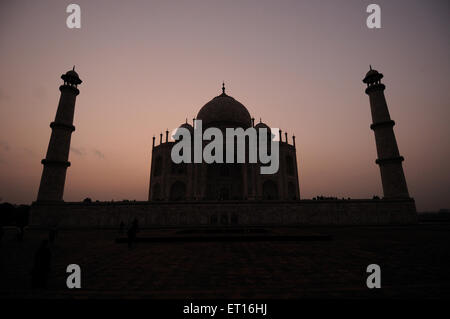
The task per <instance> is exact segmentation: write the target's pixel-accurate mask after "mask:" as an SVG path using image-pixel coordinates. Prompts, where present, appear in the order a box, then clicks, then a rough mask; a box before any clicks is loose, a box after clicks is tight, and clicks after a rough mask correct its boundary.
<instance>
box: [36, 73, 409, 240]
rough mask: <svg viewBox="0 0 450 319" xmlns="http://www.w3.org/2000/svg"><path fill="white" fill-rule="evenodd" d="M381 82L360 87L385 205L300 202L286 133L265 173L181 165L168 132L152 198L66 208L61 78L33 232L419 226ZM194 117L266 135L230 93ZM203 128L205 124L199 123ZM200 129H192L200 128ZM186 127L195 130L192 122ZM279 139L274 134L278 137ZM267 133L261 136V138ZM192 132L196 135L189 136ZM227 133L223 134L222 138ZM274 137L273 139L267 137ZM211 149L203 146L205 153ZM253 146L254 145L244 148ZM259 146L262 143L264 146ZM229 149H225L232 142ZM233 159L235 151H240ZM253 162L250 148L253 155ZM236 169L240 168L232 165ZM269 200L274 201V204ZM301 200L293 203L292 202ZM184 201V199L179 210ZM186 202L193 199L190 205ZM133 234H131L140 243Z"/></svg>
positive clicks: (73, 88)
mask: <svg viewBox="0 0 450 319" xmlns="http://www.w3.org/2000/svg"><path fill="white" fill-rule="evenodd" d="M382 77H383V75H382V74H381V73H378V72H377V71H375V70H372V69H371V70H370V71H369V72H368V73H367V74H366V77H365V78H364V80H363V82H364V83H366V84H367V88H366V93H367V94H368V95H369V97H370V106H371V110H372V119H373V124H372V126H371V128H372V129H373V130H374V132H375V139H376V145H377V152H378V159H377V161H376V163H377V164H378V165H379V166H380V171H381V178H382V182H383V191H384V198H383V199H378V198H377V197H373V199H372V198H371V199H350V198H348V199H342V200H339V199H337V198H335V197H326V196H319V197H317V198H316V200H300V189H299V182H298V168H297V158H296V157H297V156H296V147H295V137H292V144H290V143H288V138H287V134H286V133H285V134H284V139H283V134H282V132H281V130H279V131H278V137H279V144H278V145H279V169H278V171H277V173H275V174H272V175H270V174H268V175H264V174H261V173H260V167H261V166H262V165H267V164H261V163H253V164H252V163H249V161H248V160H246V161H245V163H236V164H234V163H233V164H219V163H213V164H207V163H198V164H197V163H195V164H189V163H184V164H183V163H181V164H175V163H174V162H173V161H172V158H171V150H172V147H173V146H174V145H175V142H171V141H169V132H168V131H166V134H165V141H164V142H163V134H160V136H159V142H160V143H159V145H155V138H153V145H152V162H151V172H150V187H149V194H148V201H143V202H130V201H119V202H114V201H111V202H99V201H95V202H93V201H92V200H85V201H83V202H72V203H66V202H63V201H62V199H63V191H64V182H65V176H66V169H67V167H68V166H69V165H70V164H69V162H68V155H69V148H70V137H71V133H72V132H73V131H74V129H75V128H74V127H73V125H72V122H73V115H74V107H75V99H76V96H77V95H78V94H79V91H78V89H77V85H78V84H80V83H81V80H80V79H79V77H78V74H77V73H76V72H75V71H74V70H72V71H69V72H67V73H66V74H64V75H63V76H62V79H63V80H64V85H62V86H61V87H60V90H61V98H60V102H59V105H58V111H57V114H56V118H55V121H54V122H53V123H52V124H51V125H50V126H51V127H52V135H51V139H50V143H49V146H48V151H47V156H46V158H45V160H43V161H42V163H43V164H44V171H43V173H42V179H41V185H40V188H39V195H38V200H37V201H36V202H34V203H33V205H32V207H31V217H32V219H31V225H36V226H37V225H39V226H47V227H48V226H51V225H60V226H61V227H99V228H102V227H107V228H111V227H117V225H118V224H119V223H121V221H124V220H127V221H129V220H130V219H132V218H134V219H136V220H139V225H140V226H141V225H142V227H160V226H171V227H172V226H185V225H190V226H206V225H213V226H214V225H215V226H217V225H222V226H225V225H245V226H249V225H251V226H280V225H287V226H293V225H363V224H365V225H384V224H409V223H415V222H417V213H416V207H415V202H414V199H413V198H410V197H409V195H408V189H407V186H406V181H405V176H404V174H403V169H402V161H403V157H401V156H400V155H399V151H398V147H397V142H396V140H395V136H394V132H393V128H392V127H393V125H394V121H392V120H391V119H390V116H389V111H388V108H387V105H386V100H385V97H384V93H383V91H384V89H385V86H384V85H383V84H382V83H381V82H380V80H381V78H382ZM196 120H202V129H203V130H204V129H207V128H209V127H216V128H218V129H220V130H222V131H223V130H225V129H226V128H242V129H247V128H250V127H252V126H253V127H255V128H257V129H258V128H263V127H265V128H269V127H268V126H267V125H266V124H264V123H262V122H261V121H260V123H258V124H257V125H255V123H254V119H253V118H252V117H251V116H250V113H249V112H248V110H247V109H246V107H245V106H244V105H242V104H241V103H239V102H238V101H236V100H235V99H234V98H232V97H231V96H228V95H227V94H225V88H223V92H222V94H221V95H219V96H217V97H215V98H213V99H212V100H211V101H209V102H208V103H206V104H205V105H204V106H203V107H202V108H201V109H200V111H199V112H198V114H197V118H196ZM197 123H199V122H197ZM194 125H198V124H195V121H194ZM181 127H183V128H186V129H188V130H190V131H191V132H192V131H193V130H194V128H193V126H192V125H190V124H188V123H187V121H186V123H184V124H182V125H181ZM275 133H276V132H275ZM260 134H262V133H261V132H260ZM191 135H192V134H191ZM225 135H226V134H225ZM267 138H268V139H271V138H272V135H271V134H268V136H267ZM206 143H207V142H203V146H205V145H206ZM246 144H247V143H246ZM257 147H259V146H257ZM225 149H226V145H225ZM235 154H236V152H235ZM246 154H247V155H248V146H247V150H246ZM235 162H236V161H235ZM272 199H276V201H273V200H272ZM294 199H295V200H294ZM179 201H184V202H182V203H180V202H179ZM187 201H189V202H187ZM134 229H135V228H133V229H132V232H131V233H130V235H131V239H132V241H133V240H134Z"/></svg>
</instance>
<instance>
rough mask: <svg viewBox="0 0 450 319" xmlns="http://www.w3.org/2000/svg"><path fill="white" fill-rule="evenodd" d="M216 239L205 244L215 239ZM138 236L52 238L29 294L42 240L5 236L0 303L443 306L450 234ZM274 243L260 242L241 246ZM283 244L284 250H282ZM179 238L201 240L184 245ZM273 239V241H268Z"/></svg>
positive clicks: (423, 230) (358, 230)
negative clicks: (269, 301) (343, 301)
mask: <svg viewBox="0 0 450 319" xmlns="http://www.w3.org/2000/svg"><path fill="white" fill-rule="evenodd" d="M218 234H219V235H220V237H221V238H219V239H218V238H211V237H214V236H216V235H218ZM218 234H214V233H205V232H198V231H191V232H177V230H153V231H149V230H145V231H141V233H140V234H139V235H140V236H141V237H145V238H147V239H148V238H153V239H155V238H156V239H158V238H161V237H164V238H166V237H172V238H173V237H175V238H178V240H177V241H170V242H167V241H164V240H148V241H147V242H142V243H138V244H137V245H136V247H134V248H133V249H131V250H130V249H128V247H127V245H126V244H124V243H116V238H117V237H119V234H118V233H117V231H112V230H103V231H95V230H65V231H60V232H59V235H58V238H57V240H56V242H55V244H54V245H53V246H52V247H51V249H52V255H53V258H52V272H51V276H50V280H49V287H48V288H47V289H46V290H37V291H33V290H31V289H30V281H31V278H30V270H31V267H32V262H33V256H34V253H35V251H36V249H37V247H38V246H39V243H40V242H41V240H42V239H44V238H47V236H48V234H47V232H45V231H43V230H28V231H27V233H26V234H25V239H24V242H22V243H19V242H17V240H16V238H15V230H14V229H8V230H7V232H6V234H5V236H4V237H3V240H2V243H1V251H0V258H1V260H0V262H1V269H0V270H1V272H0V297H2V298H5V297H47V298H56V297H57V298H59V297H69V298H71V297H76V298H92V297H95V298H105V297H106V298H109V297H127V298H136V297H137V298H140V297H150V298H182V299H185V298H191V297H192V298H300V297H308V298H309V297H311V298H329V297H351V298H367V297H382V298H384V297H388V298H391V297H393V298H405V297H447V298H448V297H450V272H449V269H450V247H449V244H450V224H448V223H447V224H445V223H442V224H438V223H435V224H431V223H429V224H419V225H415V226H386V227H384V226H383V227H381V226H378V227H335V228H332V227H307V228H306V227H305V228H299V229H294V228H292V229H277V230H270V229H266V232H262V231H254V232H250V233H247V234H245V233H244V234H243V233H240V232H235V233H232V234H229V236H234V240H232V241H231V240H230V241H226V240H224V239H223V237H224V236H223V235H224V234H223V232H222V233H218ZM263 234H266V235H268V236H275V237H274V238H273V240H271V239H270V238H269V239H268V240H267V241H265V240H263V241H261V240H260V239H259V240H255V241H254V240H252V238H249V236H250V237H251V236H259V237H261V236H262V235H263ZM283 235H289V236H291V237H289V238H290V240H287V241H283V240H282V237H283ZM183 236H184V237H186V236H196V237H199V236H206V237H204V238H205V240H204V241H203V240H200V241H198V240H196V241H193V242H187V240H184V239H183ZM276 238H278V239H276ZM71 263H76V264H79V265H80V266H81V270H82V289H80V290H75V291H74V290H69V289H67V288H66V286H65V282H66V273H65V269H66V267H67V265H68V264H71ZM373 263H375V264H379V265H380V266H381V270H382V288H381V289H378V290H376V291H375V290H369V289H367V287H366V278H367V275H368V274H367V273H366V267H367V265H369V264H373Z"/></svg>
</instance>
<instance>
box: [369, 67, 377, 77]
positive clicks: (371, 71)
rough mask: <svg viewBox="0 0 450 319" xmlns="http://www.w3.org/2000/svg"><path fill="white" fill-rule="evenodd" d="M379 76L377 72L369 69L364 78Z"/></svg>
mask: <svg viewBox="0 0 450 319" xmlns="http://www.w3.org/2000/svg"><path fill="white" fill-rule="evenodd" d="M376 74H379V73H378V71H377V70H373V69H370V70H369V72H367V73H366V77H368V76H373V75H376Z"/></svg>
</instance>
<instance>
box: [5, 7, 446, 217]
mask: <svg viewBox="0 0 450 319" xmlns="http://www.w3.org/2000/svg"><path fill="white" fill-rule="evenodd" d="M372 2H373V1H356V0H355V1H331V0H330V1H312V0H311V1H177V2H172V1H99V0H95V1H93V0H91V1H75V3H77V4H79V5H80V7H81V19H82V22H81V23H82V28H81V29H80V30H70V29H68V28H67V27H66V25H65V20H66V17H67V14H66V13H65V8H66V6H67V5H68V4H69V3H70V2H64V1H22V0H19V1H8V2H7V1H2V2H1V4H0V47H1V50H0V57H1V59H0V67H1V78H0V198H1V201H9V202H13V203H31V202H32V201H33V200H35V199H36V196H37V191H38V186H39V180H40V176H41V172H42V165H41V163H40V160H41V159H42V158H44V157H45V153H46V150H47V145H48V141H49V137H50V133H51V130H50V127H49V124H50V122H51V121H52V120H53V118H54V116H55V113H56V108H57V103H58V99H59V90H58V87H59V85H60V84H61V79H60V75H61V74H62V73H64V72H66V71H67V70H69V69H71V68H72V66H73V65H74V64H75V65H76V70H77V72H78V73H79V75H80V77H81V79H82V80H83V81H84V82H83V84H82V85H81V86H80V91H81V93H80V95H79V97H78V99H77V104H76V110H75V121H74V125H75V126H76V131H75V132H74V134H73V135H72V148H73V151H72V152H71V154H70V159H69V160H70V161H71V163H72V166H71V167H70V168H69V169H68V174H67V180H66V188H65V196H64V198H65V200H67V201H79V200H83V199H84V198H85V197H91V198H92V199H94V200H97V199H98V200H111V199H114V200H122V199H130V200H132V199H136V200H146V198H147V193H148V184H149V167H150V160H151V139H152V136H153V135H159V133H160V132H161V131H163V130H165V129H166V128H169V129H173V128H175V127H177V126H178V125H180V124H181V123H183V122H184V121H185V118H186V117H187V118H188V119H190V120H191V119H192V118H193V117H195V116H196V114H197V112H198V111H199V109H200V108H201V107H202V106H203V105H204V104H205V103H206V102H208V101H209V100H210V99H211V98H213V97H214V96H216V95H218V94H220V93H221V82H222V80H224V81H225V83H226V86H227V93H228V94H229V95H231V96H233V97H234V98H236V99H237V100H239V101H240V102H241V103H243V104H244V105H245V106H246V107H247V108H248V110H249V111H250V113H251V115H252V116H254V117H255V118H256V119H259V118H260V117H262V119H263V121H265V122H267V124H269V125H271V126H273V127H280V128H281V129H282V130H283V131H287V132H288V133H289V136H291V135H292V133H294V134H295V135H296V142H297V157H298V160H299V169H300V176H299V178H300V187H301V196H302V198H312V197H314V196H316V195H327V196H338V197H352V198H371V197H372V196H373V195H374V194H376V195H381V194H382V191H381V179H380V174H379V169H378V167H377V165H376V164H375V159H376V149H375V140H374V136H373V132H372V131H371V130H370V128H369V126H370V124H371V116H370V108H369V100H368V97H367V96H366V95H365V93H364V84H363V83H362V82H361V79H362V78H363V77H364V74H365V73H366V72H367V70H368V67H369V64H372V65H373V66H374V68H376V69H377V70H379V71H380V72H382V73H383V74H384V75H385V78H384V83H385V84H386V87H387V88H386V91H385V94H386V98H387V102H388V106H389V109H390V113H391V117H392V119H393V120H395V122H396V123H397V125H396V126H395V128H394V129H395V134H396V137H397V142H398V145H399V149H400V153H401V154H402V155H403V156H404V157H405V162H404V169H405V175H406V180H407V183H408V187H409V191H410V194H411V196H413V197H414V198H415V199H416V203H417V207H418V209H419V210H437V209H439V208H450V196H449V195H450V192H449V190H450V168H449V163H450V143H449V133H450V126H449V123H448V121H449V118H450V116H449V115H450V108H449V106H450V105H449V102H450V85H449V84H450V80H449V74H450V63H449V53H450V42H449V41H448V39H450V27H449V21H450V4H449V2H448V1H376V3H378V4H379V5H380V6H381V8H382V29H380V30H369V29H368V28H367V27H366V25H365V19H366V17H367V15H368V14H367V13H366V12H365V9H366V7H367V5H368V4H370V3H372Z"/></svg>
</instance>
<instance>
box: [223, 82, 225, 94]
mask: <svg viewBox="0 0 450 319" xmlns="http://www.w3.org/2000/svg"><path fill="white" fill-rule="evenodd" d="M222 94H225V81H222Z"/></svg>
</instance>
